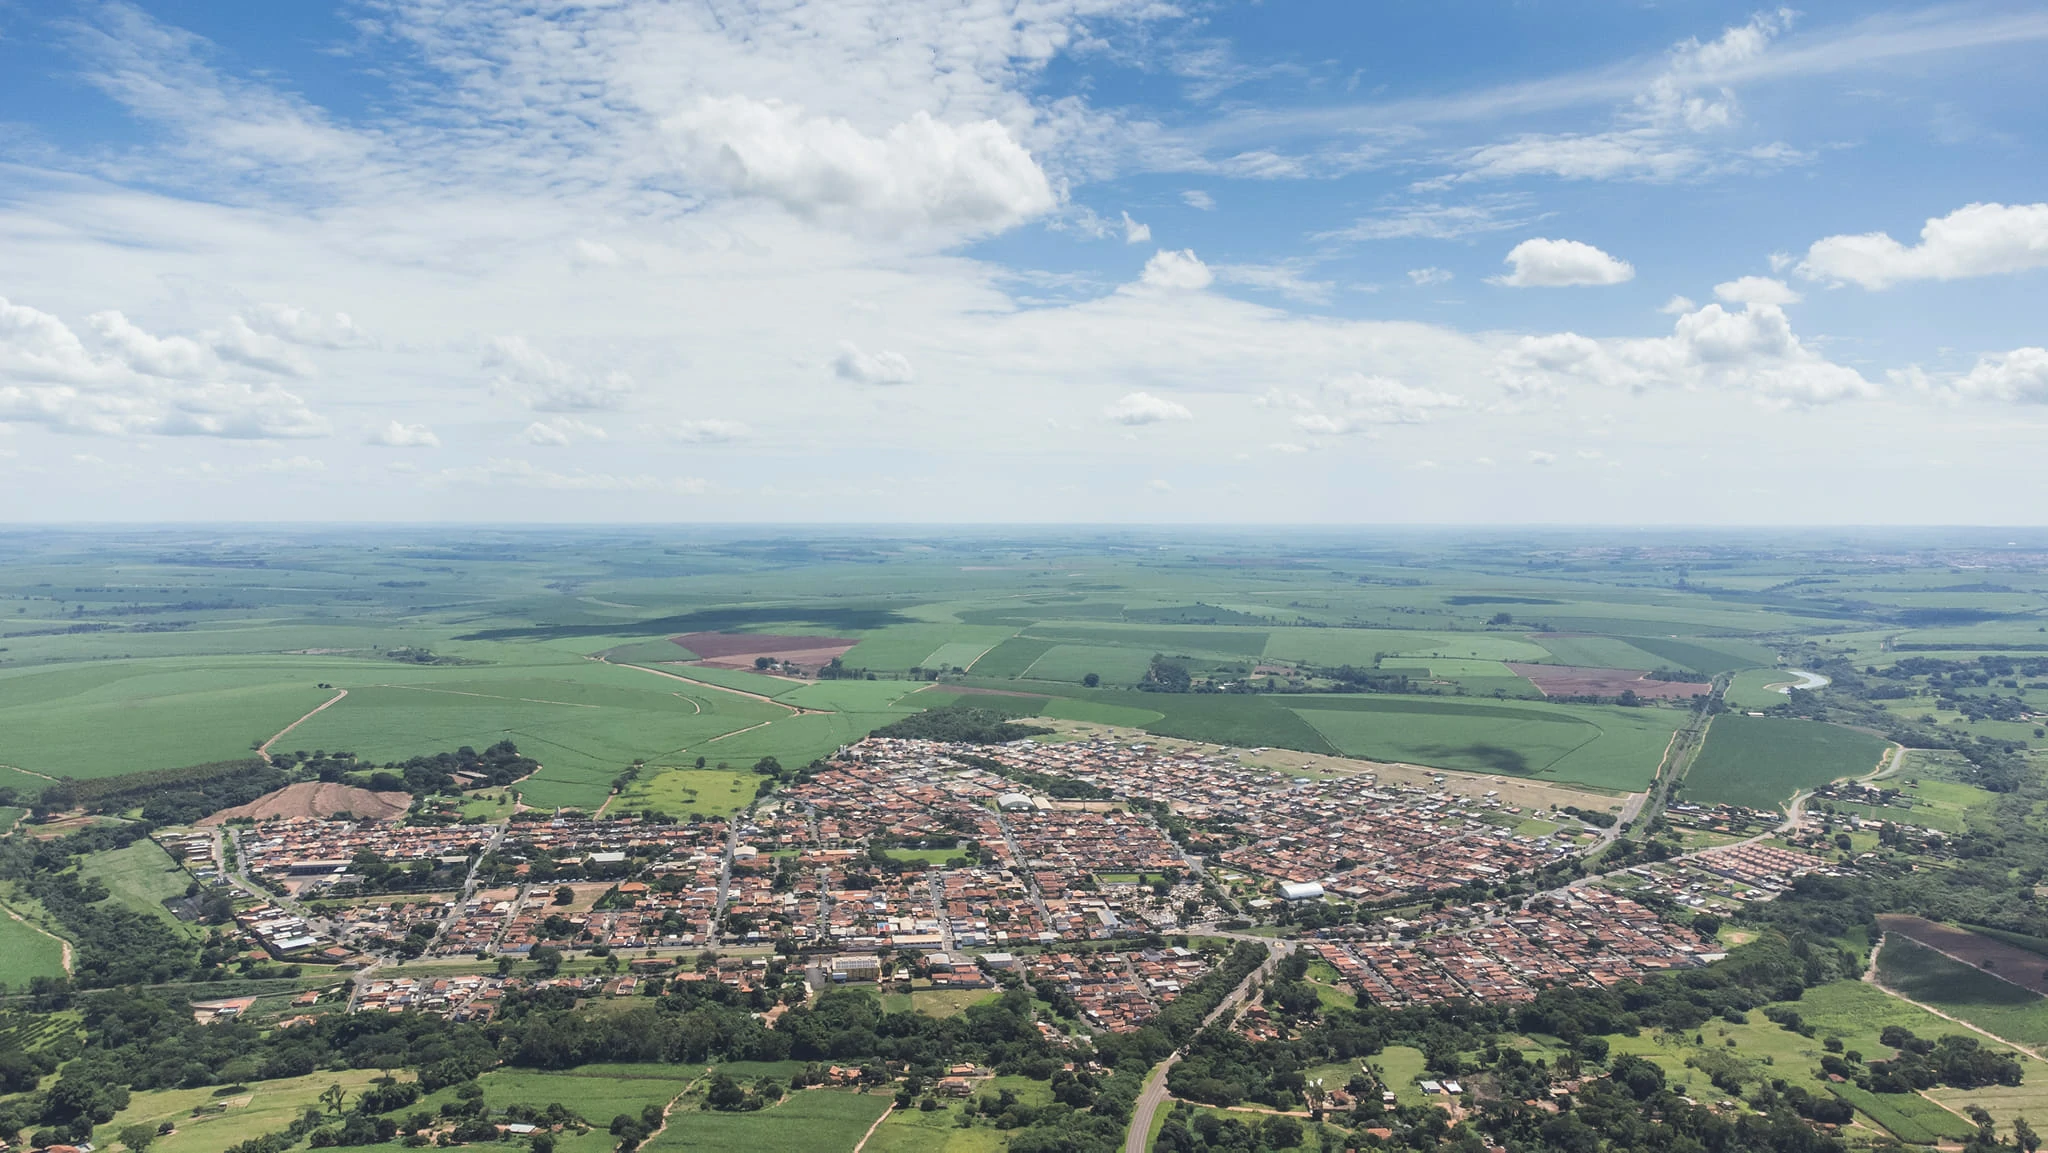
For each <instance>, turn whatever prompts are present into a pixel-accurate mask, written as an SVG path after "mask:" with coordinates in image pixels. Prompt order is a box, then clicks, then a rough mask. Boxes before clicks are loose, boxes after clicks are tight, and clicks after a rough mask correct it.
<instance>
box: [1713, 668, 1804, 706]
mask: <svg viewBox="0 0 2048 1153" xmlns="http://www.w3.org/2000/svg"><path fill="white" fill-rule="evenodd" d="M1797 679H1798V678H1797V677H1794V676H1792V675H1791V674H1790V673H1788V672H1786V671H1785V670H1784V669H1745V670H1743V671H1742V672H1739V673H1736V674H1735V676H1734V678H1733V679H1731V680H1730V681H1729V682H1728V692H1727V694H1726V695H1725V697H1724V698H1723V699H1725V700H1726V701H1727V702H1728V707H1729V708H1731V709H1754V710H1757V711H1762V710H1764V709H1768V708H1771V707H1772V706H1774V705H1782V704H1784V703H1785V702H1786V701H1789V700H1791V699H1792V698H1791V697H1790V696H1788V695H1787V694H1785V693H1781V692H1775V691H1773V690H1772V689H1771V688H1770V686H1771V685H1781V684H1788V683H1790V682H1792V681H1795V680H1797Z"/></svg>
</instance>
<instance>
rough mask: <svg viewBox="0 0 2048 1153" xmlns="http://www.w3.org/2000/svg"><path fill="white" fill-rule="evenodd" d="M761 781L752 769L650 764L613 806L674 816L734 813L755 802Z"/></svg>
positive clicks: (728, 814)
mask: <svg viewBox="0 0 2048 1153" xmlns="http://www.w3.org/2000/svg"><path fill="white" fill-rule="evenodd" d="M760 781H761V778H760V777H757V776H755V775H754V774H752V773H730V772H728V773H722V772H719V771H718V770H717V769H655V768H646V769H642V770H641V771H640V776H639V778H638V779H636V780H634V781H633V783H632V784H630V785H627V786H626V790H625V791H624V792H622V793H620V794H619V796H618V799H617V800H615V801H613V802H612V808H614V809H622V810H625V811H627V812H638V811H640V810H641V809H653V810H654V811H655V812H658V813H667V814H668V815H669V816H672V817H682V816H687V815H688V814H690V813H700V814H702V815H704V816H707V817H725V816H731V815H732V814H733V813H737V812H739V811H740V810H741V809H744V808H746V807H747V806H748V805H749V804H751V803H753V800H754V790H755V788H756V787H757V786H758V784H759V782H760Z"/></svg>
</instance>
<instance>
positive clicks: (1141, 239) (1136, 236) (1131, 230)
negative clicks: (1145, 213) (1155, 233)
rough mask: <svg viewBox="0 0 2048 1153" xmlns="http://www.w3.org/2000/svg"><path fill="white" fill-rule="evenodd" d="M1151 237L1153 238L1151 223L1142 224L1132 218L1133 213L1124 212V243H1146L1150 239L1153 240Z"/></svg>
mask: <svg viewBox="0 0 2048 1153" xmlns="http://www.w3.org/2000/svg"><path fill="white" fill-rule="evenodd" d="M1151 239H1152V226H1151V225H1149V224H1140V223H1139V222H1137V221H1135V220H1132V219H1131V214H1130V213H1128V212H1126V213H1124V243H1125V244H1144V243H1146V242H1147V241H1149V240H1151Z"/></svg>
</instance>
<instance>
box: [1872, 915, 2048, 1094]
mask: <svg viewBox="0 0 2048 1153" xmlns="http://www.w3.org/2000/svg"><path fill="white" fill-rule="evenodd" d="M1890 935H1891V934H1889V933H1886V934H1884V935H1882V936H1879V937H1878V939H1877V944H1875V945H1873V946H1871V949H1870V967H1869V968H1868V969H1865V970H1864V971H1863V979H1864V980H1865V981H1867V982H1869V983H1870V985H1871V986H1872V987H1874V988H1876V989H1877V990H1878V991H1879V992H1882V993H1884V994H1885V995H1886V996H1890V997H1896V998H1898V999H1899V1000H1901V1001H1904V1002H1905V1003H1906V1004H1908V1005H1911V1006H1913V1007H1914V1008H1916V1009H1923V1010H1925V1011H1927V1012H1929V1013H1932V1014H1934V1015H1935V1016H1937V1017H1939V1018H1941V1019H1942V1020H1944V1021H1948V1022H1950V1023H1952V1024H1956V1025H1961V1026H1962V1027H1963V1028H1965V1029H1968V1030H1969V1031H1970V1032H1972V1033H1977V1034H1980V1035H1982V1036H1985V1037H1989V1038H1991V1039H1992V1040H1993V1041H1996V1042H1998V1043H1999V1044H2001V1045H2004V1046H2005V1047H2006V1048H2008V1049H2015V1050H2017V1051H2019V1052H2021V1053H2025V1054H2026V1055H2027V1056H2029V1057H2032V1058H2034V1059H2035V1060H2036V1061H2048V1057H2044V1056H2042V1055H2041V1052H2040V1050H2038V1049H2035V1048H2033V1047H2031V1046H2027V1045H2022V1044H2020V1043H2019V1042H2017V1041H2008V1040H2006V1039H2005V1038H2004V1037H2001V1036H1999V1035H1998V1034H1996V1033H1993V1032H1992V1031H1991V1030H1989V1029H1986V1028H1984V1027H1983V1026H1982V1025H1975V1024H1972V1023H1970V1022H1968V1021H1965V1020H1963V1019H1962V1018H1961V1017H1958V1016H1956V1015H1955V1014H1954V1013H1949V1012H1946V1011H1944V1010H1941V1009H1937V1008H1935V1007H1934V1006H1932V1005H1929V1004H1927V1003H1926V1002H1924V1001H1915V1000H1914V999H1913V998H1911V997H1908V996H1906V995H1905V994H1904V993H1901V992H1899V991H1898V990H1897V989H1894V988H1892V987H1891V986H1890V985H1887V984H1885V983H1884V982H1883V981H1880V980H1878V979H1877V954H1878V951H1879V950H1881V949H1883V948H1884V941H1885V937H1888V936H1890ZM1900 936H1905V934H1903V933H1901V934H1900ZM1906 939H1907V940H1909V941H1913V943H1914V944H1916V945H1919V946H1920V947H1921V948H1923V949H1927V950H1930V951H1932V952H1936V953H1941V950H1940V949H1936V948H1935V947H1934V946H1932V945H1929V944H1927V943H1926V942H1924V941H1914V940H1913V938H1911V937H1907V938H1906ZM1941 955H1942V956H1944V957H1948V954H1947V953H1941ZM1948 959H1949V960H1951V961H1955V960H1956V959H1955V958H1954V957H1948ZM1956 964H1958V965H1960V964H1963V962H1961V961H1956ZM1994 976H1995V974H1994ZM2016 987H2017V986H2016ZM2029 991H2031V990H2029ZM1936 1104H1940V1102H1936Z"/></svg>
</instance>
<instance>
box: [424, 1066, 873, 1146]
mask: <svg viewBox="0 0 2048 1153" xmlns="http://www.w3.org/2000/svg"><path fill="white" fill-rule="evenodd" d="M701 1071H702V1070H701V1069H700V1068H699V1067H698V1066H695V1065H581V1066H578V1067H577V1068H574V1069H568V1070H564V1071H562V1072H541V1071H539V1070H532V1069H497V1070H493V1071H492V1072H489V1073H485V1074H484V1075H483V1076H481V1077H478V1078H477V1083H478V1084H479V1085H481V1086H483V1090H484V1102H485V1103H486V1104H488V1105H489V1106H490V1107H491V1108H492V1109H503V1108H504V1107H505V1106H507V1105H514V1104H518V1105H531V1106H535V1107H537V1108H546V1107H547V1106H548V1105H549V1104H550V1103H552V1102H557V1101H559V1102H561V1103H562V1104H563V1105H564V1106H566V1107H567V1108H569V1109H570V1110H572V1111H573V1112H575V1113H576V1114H577V1115H578V1116H581V1117H582V1118H583V1119H584V1120H585V1121H588V1122H590V1124H591V1125H593V1126H594V1127H595V1128H593V1129H592V1130H591V1132H588V1133H582V1134H569V1133H563V1134H560V1135H559V1139H558V1140H557V1142H556V1144H555V1148H556V1149H557V1150H559V1151H560V1153H611V1151H612V1150H613V1149H615V1148H617V1146H618V1138H616V1137H613V1136H612V1135H611V1134H610V1133H609V1132H607V1130H606V1127H607V1126H609V1125H610V1124H611V1120H612V1118H613V1117H616V1116H618V1115H619V1114H621V1113H625V1114H627V1115H629V1116H633V1117H638V1116H639V1115H640V1110H641V1109H642V1108H644V1107H646V1106H648V1105H656V1106H661V1105H667V1104H668V1103H669V1102H670V1101H673V1100H674V1099H675V1097H676V1095H677V1094H678V1093H681V1092H682V1091H683V1089H684V1088H685V1087H686V1086H688V1085H689V1084H690V1082H691V1081H692V1080H694V1079H695V1078H696V1076H697V1075H698V1073H700V1072H701ZM454 1100H457V1098H456V1096H455V1091H454V1090H453V1089H452V1088H450V1089H443V1090H441V1091H440V1092H438V1093H433V1094H430V1095H428V1096H427V1097H424V1098H422V1099H421V1103H420V1104H419V1105H418V1106H416V1107H415V1108H422V1109H426V1110H427V1111H429V1112H434V1111H437V1110H438V1109H439V1108H440V1107H441V1105H442V1104H443V1103H445V1102H449V1101H454ZM849 1148H851V1146H849Z"/></svg>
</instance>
